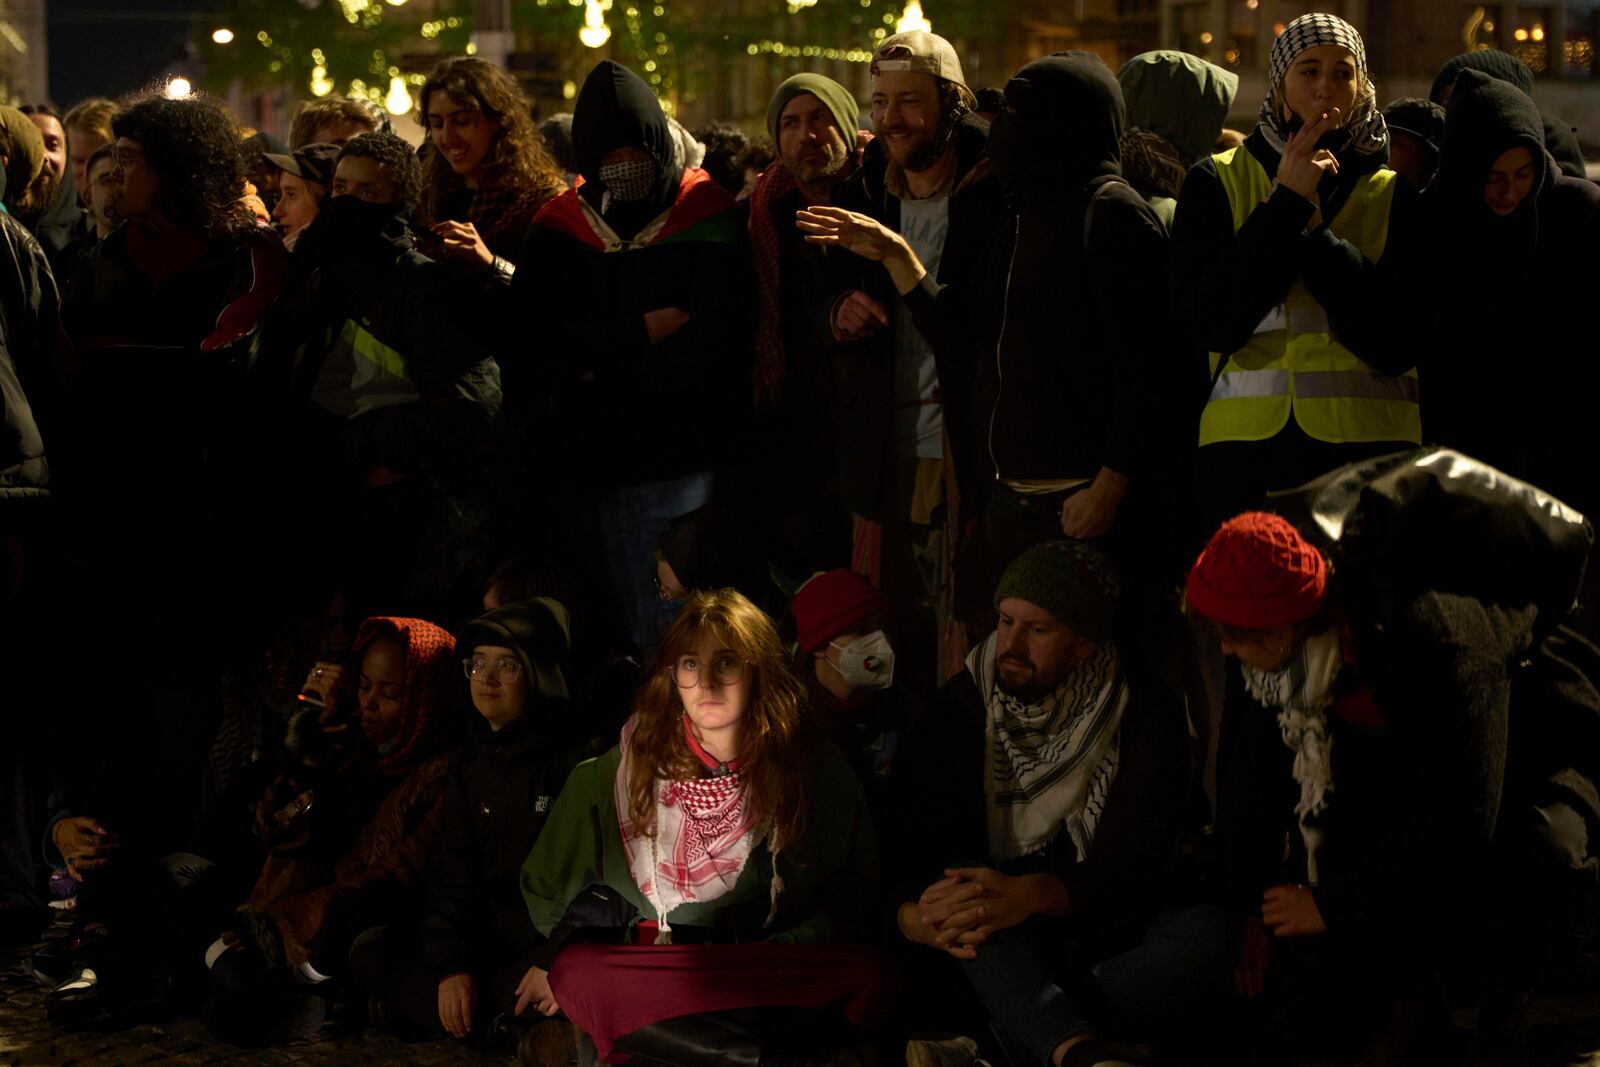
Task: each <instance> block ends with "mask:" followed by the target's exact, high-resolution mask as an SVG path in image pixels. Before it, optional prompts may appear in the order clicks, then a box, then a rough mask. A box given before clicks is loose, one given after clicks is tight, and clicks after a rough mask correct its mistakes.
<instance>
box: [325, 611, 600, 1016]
mask: <svg viewBox="0 0 1600 1067" xmlns="http://www.w3.org/2000/svg"><path fill="white" fill-rule="evenodd" d="M569 635H570V628H569V623H568V615H567V610H566V608H565V607H564V606H562V605H561V604H560V603H559V602H558V601H555V600H551V599H548V598H545V597H538V598H535V599H532V600H526V601H522V602H520V603H511V604H507V605H505V606H503V607H501V608H498V609H496V610H494V611H491V612H489V613H488V614H486V615H484V616H483V617H481V618H479V619H476V620H474V621H473V622H470V623H468V624H467V626H466V627H465V629H463V630H462V632H461V636H460V638H459V640H458V641H457V648H458V649H460V650H461V651H462V652H463V653H464V656H463V658H462V660H461V665H462V669H463V671H464V673H465V674H466V676H467V679H468V684H469V686H470V689H471V693H472V704H473V707H474V708H476V709H477V712H478V714H477V715H475V716H473V717H472V718H471V719H470V721H469V723H468V727H467V744H466V746H465V748H464V749H463V751H462V753H461V756H460V758H459V759H458V760H457V761H456V763H455V765H454V766H453V767H452V768H451V770H450V773H449V775H448V776H447V777H446V779H445V782H444V800H443V808H442V812H441V819H440V823H439V828H438V840H437V842H436V844H435V848H434V852H433V855H432V857H431V859H430V862H429V865H428V871H427V877H426V880H425V883H424V889H425V899H426V909H425V911H424V913H423V917H422V924H421V927H420V929H418V928H415V927H412V928H405V927H402V926H390V927H384V928H380V929H374V930H370V931H368V932H367V933H365V934H363V935H362V936H361V937H360V938H358V939H357V941H356V943H355V946H354V947H353V949H352V950H351V964H352V968H353V969H354V971H355V973H356V974H357V975H358V976H359V977H360V978H361V980H362V982H363V983H364V984H365V986H366V988H367V991H368V994H369V997H370V999H369V1002H368V1003H369V1007H370V1009H371V1010H370V1011H369V1015H370V1016H371V1018H372V1019H373V1021H374V1023H375V1024H376V1025H378V1026H379V1027H380V1028H382V1029H384V1030H385V1031H387V1032H389V1033H392V1034H394V1035H396V1036H398V1037H402V1038H410V1039H418V1040H423V1039H429V1038H436V1037H442V1036H444V1035H445V1034H449V1035H450V1036H452V1037H456V1038H468V1037H471V1036H475V1035H476V1036H484V1035H486V1033H487V1032H488V1031H489V1029H490V1027H491V1025H492V1023H493V1020H494V1019H495V1018H496V1016H497V1014H505V1013H509V1012H510V1011H511V1010H512V1007H513V1006H514V1005H515V1003H516V999H517V996H516V988H517V983H518V982H519V981H520V980H521V979H522V976H523V975H524V974H525V973H526V972H527V969H528V967H529V963H528V962H527V960H526V959H525V957H526V956H527V955H528V953H529V952H531V951H532V950H533V949H534V948H535V947H536V946H537V945H539V944H540V942H541V941H542V938H541V937H540V936H539V934H538V932H537V931H535V930H534V928H533V924H532V922H531V921H530V920H529V918H528V909H527V907H526V906H525V905H524V904H523V902H522V893H521V891H520V889H519V888H518V875H519V873H520V871H521V869H522V861H523V860H524V859H525V858H527V855H528V850H529V849H531V848H532V847H533V843H534V842H535V841H536V840H538V838H539V832H540V830H541V829H542V828H543V826H544V823H545V819H546V818H547V817H548V816H549V813H550V805H551V802H552V801H553V800H554V799H555V797H556V796H557V795H559V794H560V792H561V787H562V786H563V785H565V784H566V780H567V775H568V773H570V771H571V770H572V768H573V766H574V765H576V764H577V763H578V762H579V761H580V760H581V759H582V758H584V757H586V756H588V755H592V754H593V751H592V750H590V751H585V750H584V746H583V745H582V744H581V743H574V741H573V738H574V737H575V736H581V735H582V734H583V733H584V731H582V730H581V729H580V728H578V727H577V724H576V723H575V721H574V716H573V708H572V700H571V698H570V696H569V692H568V686H567V673H568V667H567V658H568V653H569V650H570V647H571V640H570V636H569Z"/></svg>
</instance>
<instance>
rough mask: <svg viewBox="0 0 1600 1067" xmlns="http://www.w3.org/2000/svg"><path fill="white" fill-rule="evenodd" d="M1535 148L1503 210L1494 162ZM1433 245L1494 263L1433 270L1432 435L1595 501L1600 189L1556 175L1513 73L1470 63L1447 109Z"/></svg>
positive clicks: (1427, 366) (1581, 504) (1599, 500)
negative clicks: (1493, 205) (1504, 77)
mask: <svg viewBox="0 0 1600 1067" xmlns="http://www.w3.org/2000/svg"><path fill="white" fill-rule="evenodd" d="M1516 147H1524V148H1527V149H1528V151H1529V152H1530V153H1531V156H1532V160H1533V165H1534V179H1533V190H1532V192H1530V193H1529V195H1528V196H1527V197H1526V198H1525V199H1524V200H1523V201H1522V202H1521V203H1520V204H1519V205H1518V206H1517V209H1516V210H1515V211H1514V212H1513V213H1512V214H1511V215H1510V216H1507V217H1504V218H1500V217H1497V216H1495V215H1494V214H1493V213H1491V212H1490V211H1489V209H1488V208H1487V207H1486V206H1485V204H1484V201H1483V192H1484V182H1485V177H1486V175H1487V174H1488V171H1489V167H1490V165H1491V164H1493V163H1494V161H1495V160H1496V159H1498V158H1499V157H1500V155H1501V154H1503V153H1504V152H1506V151H1508V150H1509V149H1512V148H1516ZM1425 203H1426V205H1427V208H1428V220H1429V224H1430V227H1431V232H1432V240H1431V242H1430V243H1431V244H1433V245H1434V246H1435V247H1437V248H1438V249H1440V250H1441V252H1442V253H1443V254H1444V256H1445V257H1446V259H1445V260H1444V261H1446V262H1463V263H1464V262H1477V261H1485V262H1494V263H1496V264H1497V268H1496V269H1495V270H1493V271H1489V272H1483V273H1458V272H1453V271H1451V272H1434V273H1433V274H1432V275H1431V277H1432V282H1433V287H1434V292H1433V299H1434V300H1435V301H1437V302H1438V303H1437V304H1436V306H1439V307H1446V308H1452V309H1455V310H1454V311H1453V312H1452V313H1450V314H1447V315H1444V316H1441V317H1440V318H1439V320H1438V321H1437V322H1436V323H1434V324H1433V328H1434V330H1435V331H1436V333H1435V339H1434V341H1433V343H1432V344H1431V345H1430V347H1429V348H1427V349H1425V361H1424V366H1423V369H1422V370H1421V371H1420V372H1419V373H1422V374H1425V375H1427V376H1428V381H1429V384H1428V386H1427V388H1428V390H1429V394H1428V395H1429V399H1428V404H1429V408H1428V411H1427V414H1426V419H1427V422H1426V425H1427V427H1428V436H1429V438H1430V439H1431V440H1437V441H1440V442H1442V443H1444V444H1447V445H1451V446H1453V447H1456V448H1458V449H1460V450H1461V451H1464V452H1467V453H1468V454H1469V455H1472V456H1475V457H1477V458H1479V459H1482V460H1484V461H1485V462H1488V463H1490V464H1492V465H1494V466H1496V467H1499V468H1501V469H1503V470H1505V471H1506V472H1507V473H1510V474H1513V475H1515V476H1517V477H1519V478H1522V479H1524V480H1526V481H1529V482H1532V483H1533V484H1535V485H1537V486H1539V487H1540V488H1542V489H1544V490H1546V491H1548V492H1550V493H1553V494H1555V495H1556V496H1557V497H1560V498H1561V499H1562V500H1564V501H1566V502H1567V503H1569V504H1571V505H1573V506H1574V507H1576V508H1578V509H1579V510H1580V511H1584V512H1587V513H1592V509H1593V508H1594V507H1596V506H1597V505H1600V492H1597V491H1596V490H1595V488H1594V478H1593V473H1592V469H1591V458H1592V456H1593V454H1594V449H1595V448H1596V446H1597V445H1600V441H1597V440H1596V435H1595V432H1594V430H1593V425H1594V420H1593V418H1592V416H1591V415H1590V414H1589V409H1590V408H1591V407H1592V405H1593V402H1594V395H1595V393H1594V391H1595V389H1596V388H1597V387H1600V376H1597V374H1596V371H1595V363H1596V360H1595V349H1596V344H1595V340H1594V336H1593V329H1592V325H1591V318H1590V316H1588V315H1585V314H1583V313H1581V312H1578V311H1574V310H1562V311H1557V312H1554V313H1544V312H1540V311H1536V310H1534V309H1543V308H1552V309H1581V308H1586V307H1588V306H1589V305H1590V304H1591V303H1592V301H1593V295H1594V293H1595V292H1597V291H1600V269H1597V268H1596V266H1595V261H1594V254H1593V253H1594V249H1595V248H1596V247H1600V186H1596V185H1595V184H1594V183H1593V182H1590V181H1585V180H1580V179H1577V178H1572V177H1569V176H1567V175H1565V174H1562V173H1561V172H1560V171H1559V170H1558V169H1557V168H1556V165H1555V161H1554V160H1552V159H1551V158H1550V157H1549V156H1548V154H1547V153H1546V152H1545V150H1544V120H1543V118H1542V117H1541V116H1540V114H1539V110H1538V108H1537V107H1536V106H1535V105H1534V103H1533V101H1532V100H1530V99H1528V97H1527V96H1525V95H1524V94H1522V93H1521V92H1520V91H1519V90H1517V89H1516V88H1514V87H1513V86H1512V85H1511V84H1509V83H1507V82H1504V81H1501V80H1499V79H1496V78H1493V77H1490V76H1488V75H1486V74H1482V73H1480V72H1478V71H1473V70H1468V71H1464V72H1462V73H1461V74H1460V76H1459V78H1458V80H1457V81H1456V89H1455V93H1454V94H1453V95H1452V96H1451V98H1450V104H1449V106H1448V107H1447V108H1446V116H1445V145H1444V149H1443V151H1442V152H1441V154H1440V159H1439V173H1438V175H1437V176H1436V177H1435V178H1434V181H1433V184H1432V185H1431V186H1430V187H1429V189H1428V193H1427V196H1426V199H1425Z"/></svg>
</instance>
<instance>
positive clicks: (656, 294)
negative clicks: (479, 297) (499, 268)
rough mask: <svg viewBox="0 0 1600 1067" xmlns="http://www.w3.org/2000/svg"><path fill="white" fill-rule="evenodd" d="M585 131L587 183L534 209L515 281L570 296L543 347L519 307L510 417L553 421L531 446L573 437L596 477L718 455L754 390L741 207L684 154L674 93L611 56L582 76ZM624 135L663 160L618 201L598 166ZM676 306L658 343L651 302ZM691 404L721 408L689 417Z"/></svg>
mask: <svg viewBox="0 0 1600 1067" xmlns="http://www.w3.org/2000/svg"><path fill="white" fill-rule="evenodd" d="M572 137H573V144H574V146H575V148H576V150H577V153H578V157H579V162H580V164H581V167H582V170H581V173H582V176H583V178H584V184H583V185H581V186H579V187H578V189H576V190H569V191H568V192H566V193H563V194H562V195H560V196H558V197H556V198H555V199H554V200H552V201H550V202H549V203H548V204H546V205H545V206H544V208H543V209H541V210H540V212H539V214H538V215H537V216H536V217H535V218H534V223H533V228H532V230H531V231H530V232H529V236H528V243H527V247H526V248H525V249H524V251H523V254H522V256H520V257H518V262H519V263H520V264H522V266H521V268H520V269H519V270H518V271H517V275H516V277H515V279H514V280H513V282H512V287H511V299H512V302H513V306H514V307H516V308H530V307H548V308H552V309H557V310H556V312H555V313H554V314H552V315H551V316H550V318H549V319H548V321H547V322H546V323H544V324H542V326H541V330H540V332H541V337H540V343H539V344H538V346H537V347H534V346H530V344H529V341H528V338H527V336H526V335H525V333H524V332H522V329H523V326H524V325H525V321H524V320H523V319H522V318H520V317H519V316H508V317H507V318H508V320H509V321H511V322H512V324H513V325H512V328H513V329H515V330H517V331H518V333H517V334H516V335H515V336H512V337H509V338H508V339H507V340H506V342H505V346H504V347H505V349H506V351H507V353H508V355H507V357H506V358H505V359H504V360H503V361H502V371H503V372H504V374H505V380H506V392H507V416H508V422H511V423H513V424H521V425H523V426H524V432H529V433H535V432H542V433H543V434H545V438H544V440H536V439H530V440H529V441H528V442H527V443H526V444H525V446H524V448H525V449H526V451H527V454H529V455H530V456H532V457H534V459H533V462H534V463H536V464H537V463H540V460H539V456H540V454H541V453H542V452H546V451H549V450H551V449H554V448H560V449H562V450H564V451H566V452H567V454H569V455H573V456H574V463H573V464H572V466H573V468H574V470H573V473H574V475H575V476H576V477H578V478H580V479H581V480H582V481H583V482H584V483H585V484H587V485H589V486H591V487H592V486H594V485H596V484H599V485H616V484H636V483H641V482H657V481H665V480H668V479H672V478H678V477H682V476H684V475H686V474H689V473H692V472H695V471H700V470H706V469H708V468H711V467H714V466H715V465H717V463H718V461H719V460H720V458H721V457H722V456H723V455H724V454H725V452H726V450H727V449H728V448H729V447H730V446H731V445H732V443H733V442H732V440H731V438H732V437H733V433H732V431H731V430H730V426H734V427H737V426H740V425H742V413H743V412H744V411H745V410H747V408H748V405H749V381H750V336H751V327H752V322H753V315H752V308H753V306H754V300H753V298H752V294H751V286H750V282H749V277H750V268H749V256H748V253H747V252H746V249H745V244H744V235H743V232H742V231H743V221H742V219H741V218H740V217H739V215H738V209H737V206H736V205H735V203H734V201H733V198H732V197H731V196H729V195H728V194H727V193H726V192H724V191H723V190H722V189H721V187H719V186H717V185H716V183H715V182H713V181H711V180H710V178H709V177H708V176H707V175H706V173H705V171H703V170H698V169H689V170H680V169H679V168H678V167H677V166H676V165H675V164H674V163H673V159H674V156H673V144H672V137H671V132H670V130H669V128H668V126H667V122H666V117H665V116H664V115H663V114H662V112H661V105H660V104H658V103H657V102H656V100H655V97H654V96H653V95H651V93H650V90H649V87H648V86H646V85H645V84H644V82H643V81H641V80H640V79H639V77H638V76H637V75H635V74H634V73H633V72H631V71H629V70H628V69H627V68H625V67H622V66H619V65H617V64H615V63H612V62H610V61H609V60H608V61H604V62H601V63H600V64H599V65H597V66H596V67H595V69H594V70H593V71H592V72H591V73H590V75H589V77H588V79H587V80H586V81H585V82H584V87H583V91H582V92H581V93H580V94H579V98H578V106H577V110H576V111H575V112H574V115H573V120H572ZM623 147H633V148H642V149H644V151H645V152H647V153H648V154H649V155H650V157H651V159H652V160H653V161H654V163H655V168H656V173H655V179H654V181H653V182H652V184H651V188H650V191H649V193H648V195H647V197H646V199H645V200H643V201H640V202H637V203H627V204H622V203H617V202H615V201H614V200H610V199H609V198H608V197H606V196H605V192H606V190H605V187H604V185H603V184H602V183H601V182H600V180H599V178H600V161H601V160H602V159H603V158H605V156H606V155H607V154H608V153H610V152H611V151H612V150H614V149H616V148H623ZM673 307H675V308H680V309H682V310H683V311H685V312H686V313H687V314H688V316H689V318H688V321H687V322H686V323H685V324H684V325H683V326H682V327H680V328H679V329H678V330H677V331H676V332H674V333H672V334H670V335H668V336H666V337H663V338H661V339H660V340H659V341H657V342H656V343H654V344H652V343H651V341H650V337H649V334H648V332H647V331H646V328H645V320H644V315H645V313H646V312H649V311H655V310H658V309H662V308H673ZM510 353H516V355H511V354H510ZM694 411H700V412H707V413H709V412H711V411H715V412H716V414H715V416H714V417H706V418H684V417H681V416H682V415H683V414H684V413H685V412H694ZM535 423H536V424H537V426H538V430H537V431H535V430H532V429H529V427H531V426H532V425H533V424H535Z"/></svg>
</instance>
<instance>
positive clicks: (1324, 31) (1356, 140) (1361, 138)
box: [1260, 13, 1389, 156]
mask: <svg viewBox="0 0 1600 1067" xmlns="http://www.w3.org/2000/svg"><path fill="white" fill-rule="evenodd" d="M1325 44H1336V45H1339V46H1340V47H1341V48H1348V49H1349V50H1350V53H1351V55H1353V56H1355V61H1356V78H1357V80H1358V81H1359V82H1360V84H1359V86H1358V87H1357V89H1356V104H1355V107H1354V108H1352V109H1351V111H1350V118H1349V120H1348V121H1347V122H1345V124H1344V130H1345V133H1346V134H1347V135H1348V136H1349V142H1348V146H1349V147H1348V148H1347V151H1350V152H1353V153H1355V154H1356V155H1360V156H1369V155H1373V154H1374V153H1377V152H1387V151H1388V149H1389V127H1388V126H1386V125H1385V124H1384V121H1383V112H1382V111H1381V110H1379V108H1378V87H1377V86H1376V85H1374V84H1373V82H1372V77H1371V75H1369V74H1368V73H1367V46H1366V45H1365V44H1364V43H1363V42H1362V40H1361V35H1360V34H1359V33H1357V32H1356V28H1355V27H1354V26H1352V25H1350V24H1349V23H1348V22H1346V21H1345V20H1344V19H1342V18H1339V17H1338V16H1337V15H1324V14H1321V13H1312V14H1309V15H1301V16H1300V17H1299V18H1297V19H1295V20H1294V21H1293V22H1291V23H1289V25H1287V26H1285V27H1284V30H1283V32H1282V33H1280V34H1279V35H1278V38H1277V40H1275V41H1273V42H1272V55H1271V57H1270V59H1269V61H1268V64H1267V98H1266V99H1265V100H1263V101H1262V102H1261V114H1260V122H1261V132H1262V134H1263V135H1264V136H1265V137H1266V139H1267V143H1268V144H1270V145H1272V147H1273V148H1274V149H1275V150H1277V151H1278V152H1282V151H1283V150H1284V148H1285V146H1286V145H1287V144H1288V142H1289V133H1290V130H1289V122H1288V120H1287V119H1285V118H1284V117H1283V114H1282V113H1281V112H1280V111H1279V110H1278V108H1277V107H1275V106H1274V104H1273V101H1274V100H1276V99H1277V96H1278V91H1279V90H1280V89H1282V88H1283V79H1284V78H1285V77H1286V76H1287V75H1288V73H1289V65H1290V64H1292V63H1293V62H1294V61H1295V59H1297V58H1298V57H1299V55H1300V53H1301V52H1304V51H1305V50H1306V49H1307V48H1316V47H1317V46H1318V45H1325Z"/></svg>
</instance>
